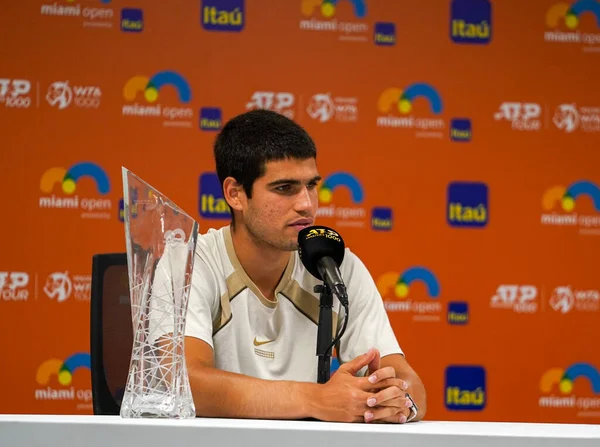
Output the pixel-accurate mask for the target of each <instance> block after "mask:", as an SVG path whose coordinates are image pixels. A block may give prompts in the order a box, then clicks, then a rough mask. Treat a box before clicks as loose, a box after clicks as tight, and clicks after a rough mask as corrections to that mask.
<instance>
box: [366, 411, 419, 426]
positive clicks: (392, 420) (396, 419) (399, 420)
mask: <svg viewBox="0 0 600 447" xmlns="http://www.w3.org/2000/svg"><path fill="white" fill-rule="evenodd" d="M408 416H410V410H408V409H407V410H402V411H399V412H398V413H396V414H394V415H392V416H388V417H385V418H382V419H376V420H373V421H371V422H378V423H389V424H404V423H405V422H406V421H407V420H408Z"/></svg>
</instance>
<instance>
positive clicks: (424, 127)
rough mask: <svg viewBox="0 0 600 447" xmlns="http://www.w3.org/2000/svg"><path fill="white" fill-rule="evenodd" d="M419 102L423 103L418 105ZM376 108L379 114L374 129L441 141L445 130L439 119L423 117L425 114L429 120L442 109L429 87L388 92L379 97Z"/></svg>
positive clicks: (411, 87) (436, 96)
mask: <svg viewBox="0 0 600 447" xmlns="http://www.w3.org/2000/svg"><path fill="white" fill-rule="evenodd" d="M419 98H423V99H424V100H425V101H418V100H419ZM423 104H428V105H429V107H428V108H427V107H424V106H423ZM377 108H378V110H379V112H380V115H379V116H378V117H377V126H378V127H389V128H396V129H415V135H416V136H417V137H422V138H442V135H443V133H442V131H443V130H444V129H445V128H446V122H445V120H444V119H443V118H440V117H437V118H433V117H428V116H426V114H427V112H429V115H430V116H431V115H433V116H438V115H441V113H442V111H443V109H444V105H443V102H442V97H441V96H440V94H439V93H438V91H437V90H436V89H435V87H433V86H432V85H430V84H426V83H416V84H411V85H409V86H408V87H406V89H404V90H401V89H399V88H395V87H394V88H388V89H386V90H384V91H383V92H382V93H381V94H380V95H379V100H378V103H377ZM398 114H399V115H400V116H397V115H398Z"/></svg>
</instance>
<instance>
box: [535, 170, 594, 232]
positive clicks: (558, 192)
mask: <svg viewBox="0 0 600 447" xmlns="http://www.w3.org/2000/svg"><path fill="white" fill-rule="evenodd" d="M542 209H543V210H544V211H545V212H544V213H542V215H541V224H542V225H545V226H555V227H576V228H579V233H580V234H600V189H599V188H598V185H597V184H596V183H593V182H591V181H589V180H578V181H575V182H573V183H571V184H570V185H569V186H567V187H565V186H562V185H556V186H552V187H551V188H548V189H547V190H546V191H545V192H544V195H543V197H542ZM579 210H582V211H583V213H580V212H579ZM588 210H590V211H591V210H593V211H594V212H595V214H587V213H586V211H588Z"/></svg>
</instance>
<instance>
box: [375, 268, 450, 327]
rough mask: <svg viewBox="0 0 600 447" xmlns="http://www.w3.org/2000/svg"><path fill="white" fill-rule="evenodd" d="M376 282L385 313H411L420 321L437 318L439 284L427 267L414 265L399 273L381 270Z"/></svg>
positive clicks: (438, 316) (438, 314)
mask: <svg viewBox="0 0 600 447" xmlns="http://www.w3.org/2000/svg"><path fill="white" fill-rule="evenodd" d="M376 284H377V290H379V293H380V294H381V297H382V298H383V304H384V306H385V309H386V310H387V311H388V312H405V313H410V314H412V315H413V319H414V320H419V321H440V319H441V313H442V304H441V303H440V301H439V298H440V293H441V291H440V283H439V281H438V278H437V276H436V275H435V274H434V273H433V272H432V271H431V270H430V269H429V268H427V267H423V266H414V267H410V268H407V269H406V270H404V271H403V272H402V273H398V272H388V273H384V274H383V275H381V276H380V277H379V278H378V279H377V282H376ZM423 288H424V290H423ZM423 292H424V293H423Z"/></svg>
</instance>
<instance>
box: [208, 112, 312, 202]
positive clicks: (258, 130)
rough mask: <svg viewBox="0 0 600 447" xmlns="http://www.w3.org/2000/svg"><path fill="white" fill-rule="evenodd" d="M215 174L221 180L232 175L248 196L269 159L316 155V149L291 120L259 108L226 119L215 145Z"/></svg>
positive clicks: (306, 135)
mask: <svg viewBox="0 0 600 447" xmlns="http://www.w3.org/2000/svg"><path fill="white" fill-rule="evenodd" d="M214 155H215V164H216V167H217V175H218V176H219V181H220V182H221V188H222V187H223V182H224V181H225V179H226V178H227V177H233V178H234V179H235V180H236V181H237V182H238V183H240V184H241V185H242V186H243V188H244V191H245V192H246V195H247V196H248V198H250V197H252V186H253V185H254V182H255V180H256V179H257V178H260V177H261V176H263V175H264V174H265V165H266V163H267V162H269V161H277V160H284V159H286V158H296V159H298V160H305V159H307V158H316V157H317V149H316V147H315V143H314V141H313V140H312V138H311V137H310V136H309V135H308V133H307V132H306V130H304V128H302V127H301V126H300V125H299V124H297V123H296V122H294V121H293V120H291V119H289V118H287V117H285V116H283V115H281V114H279V113H277V112H273V111H270V110H265V109H258V110H252V111H250V112H246V113H242V114H241V115H238V116H236V117H234V118H232V119H231V120H229V121H228V122H227V123H226V124H225V126H223V129H222V130H221V132H220V133H219V134H218V135H217V138H216V140H215V144H214Z"/></svg>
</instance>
